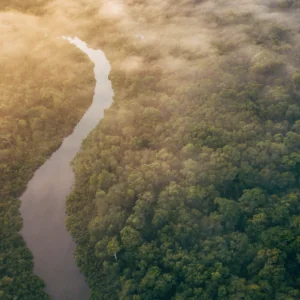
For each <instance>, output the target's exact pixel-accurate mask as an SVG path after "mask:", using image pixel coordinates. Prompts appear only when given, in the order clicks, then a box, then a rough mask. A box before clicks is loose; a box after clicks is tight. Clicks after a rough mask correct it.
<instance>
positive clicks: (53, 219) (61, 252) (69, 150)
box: [20, 37, 113, 300]
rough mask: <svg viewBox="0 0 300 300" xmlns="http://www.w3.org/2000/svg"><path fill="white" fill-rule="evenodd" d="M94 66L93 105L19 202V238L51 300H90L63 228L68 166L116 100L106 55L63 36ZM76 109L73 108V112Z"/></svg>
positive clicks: (69, 180)
mask: <svg viewBox="0 0 300 300" xmlns="http://www.w3.org/2000/svg"><path fill="white" fill-rule="evenodd" d="M64 39H65V40H66V42H70V43H71V44H74V45H75V46H76V47H78V48H79V49H80V50H81V51H83V52H84V53H85V54H86V55H88V57H89V58H90V60H91V61H92V62H93V63H94V65H95V67H94V73H95V78H96V87H95V94H94V98H93V103H92V105H91V106H90V108H89V109H88V110H87V111H86V113H85V115H84V116H83V117H82V119H81V120H80V122H79V123H78V124H77V125H76V127H75V128H74V131H73V133H72V134H71V135H69V136H68V137H67V138H65V139H64V141H63V143H62V145H61V147H60V148H59V149H58V150H57V151H56V152H54V153H53V154H52V156H51V157H50V158H49V159H48V160H47V161H46V162H45V164H44V165H43V166H41V167H40V168H39V169H38V170H37V171H36V172H35V173H34V176H33V178H32V179H31V180H30V181H29V183H28V186H27V189H26V191H25V192H24V194H23V195H22V197H21V201H22V202H21V208H20V210H21V215H22V218H23V229H22V230H21V234H22V236H23V238H24V239H25V241H26V243H27V246H28V247H29V249H30V250H31V252H32V254H33V257H34V272H35V274H37V275H38V276H39V277H41V278H42V279H43V280H44V282H45V283H46V291H47V292H48V293H49V295H50V297H51V299H53V300H86V299H88V295H89V288H88V286H87V284H86V282H85V280H84V278H83V276H82V274H80V272H79V270H78V268H77V266H76V264H75V261H74V257H73V251H74V249H75V244H74V242H73V241H72V238H71V236H70V234H69V232H68V231H67V229H66V225H65V217H66V214H65V202H66V198H67V196H68V195H69V193H70V192H71V190H72V188H73V184H74V174H73V171H72V167H71V165H70V163H71V161H72V159H73V158H74V156H75V155H76V153H77V152H78V151H79V149H80V146H81V143H82V141H83V139H84V138H85V137H86V136H87V135H88V133H89V132H90V131H91V130H92V129H93V128H94V127H95V126H96V125H97V123H98V122H99V121H100V119H101V118H103V116H104V110H105V109H106V108H108V107H109V106H110V105H111V103H112V100H113V90H112V86H111V83H110V81H109V79H108V74H109V72H110V64H109V62H108V60H107V59H106V57H105V55H104V53H103V52H102V51H100V50H93V49H90V48H88V46H87V45H86V44H85V43H84V42H83V41H81V40H80V39H78V38H70V37H64ZM70 109H72V107H70Z"/></svg>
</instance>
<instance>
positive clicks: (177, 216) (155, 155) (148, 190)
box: [0, 0, 300, 300]
mask: <svg viewBox="0 0 300 300" xmlns="http://www.w3.org/2000/svg"><path fill="white" fill-rule="evenodd" d="M6 2H7V1H6ZM6 2H4V3H5V5H4V6H3V9H4V10H5V11H6V13H5V14H7V13H8V12H7V11H9V10H19V11H22V12H26V13H27V14H28V15H27V16H26V18H28V20H29V19H30V20H33V22H37V21H38V22H39V23H38V24H39V28H41V27H44V28H47V30H49V31H50V32H51V37H52V36H54V35H56V36H60V35H62V34H73V35H78V36H80V37H81V38H82V39H83V40H85V41H86V42H88V43H89V44H91V45H93V46H94V47H101V49H102V50H104V51H105V53H106V55H107V57H108V58H109V60H110V62H111V65H112V72H111V75H110V79H111V81H112V84H113V88H114V92H115V99H114V104H113V106H112V107H111V108H110V109H109V110H107V112H106V114H105V117H104V119H103V120H102V121H101V122H100V123H99V125H98V127H97V128H96V129H95V130H94V131H93V132H92V133H91V134H90V135H89V137H88V138H87V139H86V141H85V142H84V144H83V148H82V150H81V152H80V153H79V154H78V156H77V157H76V159H75V160H74V162H73V166H74V169H75V173H76V187H75V190H74V192H73V193H72V194H71V195H70V197H69V199H68V203H67V210H68V218H67V226H68V228H69V230H70V231H71V233H72V235H73V237H74V240H75V241H76V243H77V249H76V253H75V255H76V260H77V263H78V265H79V267H80V269H81V271H82V272H83V274H84V275H85V276H86V279H87V281H88V283H89V285H90V287H91V295H90V298H91V299H95V300H98V299H109V300H112V299H135V300H138V299H143V300H144V299H149V300H150V299H176V300H179V299H203V300H204V299H205V300H208V299H230V300H231V299H276V300H283V299H288V300H296V299H300V290H299V288H300V265H299V264H300V239H299V236H300V205H299V198H300V189H299V180H300V173H299V167H300V153H299V146H300V104H299V100H300V50H299V49H300V47H299V46H300V39H299V38H300V37H299V32H300V28H299V27H300V22H299V20H300V1H299V0H263V1H261V0H260V1H258V0H239V1H237V0H231V1H225V0H215V1H213V0H202V1H197V0H180V1H174V0H164V1H158V0H153V1H139V0H123V1H118V0H111V1H104V0H101V1H92V0H81V1H76V2H74V1H73V2H72V1H68V0H56V1H47V3H46V1H45V2H44V3H42V2H41V1H28V2H27V1H25V3H27V4H28V6H26V5H25V6H21V4H20V3H18V2H19V1H10V2H7V3H6ZM22 3H24V2H22ZM22 5H23V4H22ZM37 8H38V9H37ZM10 14H11V12H10ZM38 14H39V15H42V16H40V17H37V15H38ZM1 15H2V16H4V15H3V14H1ZM29 15H30V16H29ZM18 18H19V16H18ZM34 27H36V26H34ZM24 30H25V31H24V34H25V33H26V29H24ZM47 30H46V31H47ZM27 32H30V30H29V29H28V31H27ZM43 33H44V31H43ZM25 36H26V34H25ZM30 36H31V35H30ZM6 38H7V39H9V37H8V36H7V37H6ZM28 38H29V37H28ZM47 41H48V39H47V38H44V37H43V42H42V40H41V39H39V43H38V45H39V46H37V48H35V50H36V52H34V51H33V52H32V53H34V54H35V55H34V56H32V57H33V58H34V59H32V60H30V58H28V59H27V60H24V59H22V60H21V61H22V65H20V64H18V72H20V77H19V78H18V77H17V78H15V76H14V80H16V83H17V84H18V86H20V91H18V93H15V90H16V88H15V85H14V86H10V85H9V84H4V85H3V87H2V86H1V89H2V88H4V91H3V92H2V93H1V95H10V94H11V93H12V90H11V89H13V92H14V96H13V97H16V98H12V99H14V100H11V101H12V102H10V101H6V102H4V103H5V106H3V107H4V108H3V107H2V106H1V109H0V114H1V117H2V115H3V116H4V117H5V118H6V119H7V120H8V121H7V122H5V123H4V124H5V126H6V127H3V126H4V125H2V123H1V126H2V127H3V128H5V131H4V132H5V134H4V135H3V137H4V138H3V142H2V144H1V145H2V147H3V148H1V157H2V161H1V166H5V169H6V170H8V171H6V173H5V174H7V175H5V177H3V178H4V180H6V181H4V182H5V185H1V184H0V186H5V187H6V188H5V189H3V192H2V193H4V195H5V197H4V198H3V196H2V194H1V205H3V207H4V208H3V209H1V213H2V215H1V219H0V222H2V223H3V224H5V227H3V226H2V225H1V226H0V228H1V231H0V232H1V236H0V241H1V251H0V253H1V254H0V255H1V256H0V259H2V262H3V264H1V263H0V266H1V268H0V278H1V277H2V281H1V284H0V293H2V294H0V296H2V295H5V297H7V298H8V299H13V297H14V296H17V297H20V299H26V298H25V297H27V298H28V299H42V297H45V298H46V295H45V294H39V293H41V287H42V283H41V282H40V281H38V280H37V279H36V278H35V277H33V275H32V273H31V270H32V263H31V257H30V254H29V253H28V252H26V259H25V258H24V253H25V252H24V249H25V248H24V247H23V244H22V241H21V240H20V238H19V236H18V235H17V231H18V230H19V229H20V226H21V220H20V217H19V216H18V213H17V210H18V205H19V203H18V202H16V201H14V200H13V197H16V196H17V195H18V194H19V193H20V191H21V190H22V189H23V188H24V185H25V183H26V180H28V178H29V177H30V176H29V174H30V172H32V170H33V169H34V168H36V167H37V165H38V164H40V162H41V161H42V160H43V159H44V157H45V156H46V154H47V153H49V152H50V151H51V150H53V149H54V148H55V147H57V144H59V141H60V140H61V138H62V137H63V136H64V135H65V134H66V132H68V131H69V130H71V128H72V126H74V123H75V121H76V119H78V117H79V115H80V114H82V112H83V110H82V108H84V107H86V106H85V105H87V102H86V99H87V98H88V95H89V93H90V92H91V91H90V83H91V73H88V71H87V69H86V67H87V63H86V61H85V59H84V58H82V57H83V56H80V55H79V54H76V53H78V51H76V50H71V49H70V48H67V46H63V45H60V44H59V42H57V43H58V44H54V45H53V43H52V42H51V43H50V44H51V47H56V48H55V49H56V50H55V51H53V52H52V55H49V56H47V55H45V56H43V55H42V53H43V51H46V49H48V48H49V47H50V44H49V45H48V44H47V43H48V42H47ZM42 43H45V44H42ZM64 47H66V49H65V48H64ZM39 49H43V51H39ZM58 49H59V51H58ZM63 49H64V50H63ZM67 49H69V50H67ZM30 50H34V49H32V48H30ZM61 51H62V52H61ZM64 51H74V56H72V55H71V53H70V52H67V53H68V54H67V56H68V58H70V60H72V59H73V60H76V68H75V67H74V70H73V69H71V67H70V66H69V60H67V59H66V57H64V56H63V55H64V54H63V53H66V52H64ZM8 52H9V51H8ZM54 52H55V54H54ZM46 53H47V51H46ZM24 57H26V55H25V56H24ZM24 57H23V58H24ZM45 57H47V58H48V59H49V60H47V63H45V61H46V60H45V59H44V58H45ZM63 57H64V58H63ZM10 59H13V61H15V60H16V57H13V58H10ZM39 59H40V60H39ZM51 60H53V61H51ZM26 61H27V64H26ZM42 61H43V63H44V65H40V62H42ZM23 62H24V63H23ZM53 64H55V68H54V69H52V68H51V66H53ZM60 64H62V65H61V66H60ZM12 66H13V64H6V68H11V67H12ZM66 66H67V68H68V69H66V71H65V72H62V70H64V69H65V68H66ZM78 66H82V70H81V67H78ZM77 67H78V69H77ZM22 68H27V69H28V70H32V68H36V69H37V70H39V72H38V73H37V74H32V75H31V76H30V77H29V76H24V75H22V74H27V73H26V71H24V69H23V72H24V73H22ZM45 69H47V71H49V69H51V70H52V72H53V73H51V71H49V72H50V73H49V74H48V73H47V76H46V78H47V80H45V82H43V81H42V80H43V78H45V77H44V71H43V70H45ZM71 70H72V71H71ZM83 70H85V73H83ZM14 71H15V68H14ZM58 73H59V75H60V76H63V77H64V79H63V80H62V79H61V78H60V77H59V78H56V75H57V74H58ZM5 74H7V76H8V77H7V80H8V82H11V80H12V79H11V77H10V75H9V69H8V71H6V72H5ZM30 74H31V73H30ZM51 74H52V75H51ZM55 74H56V75H55ZM39 75H40V76H39ZM33 76H37V77H36V78H37V79H39V80H41V81H37V82H38V84H36V82H35V80H31V81H30V79H31V78H34V77H33ZM69 76H71V78H70V77H69ZM2 77H3V75H1V79H2ZM48 77H49V78H48ZM52 77H53V79H52V80H51V78H52ZM66 77H67V78H69V79H72V80H75V82H76V88H75V87H74V82H73V83H72V84H70V83H69V85H68V83H66V84H67V85H66V87H65V89H66V90H65V94H66V95H69V93H70V94H71V95H72V96H74V95H77V94H78V92H79V91H81V92H82V93H83V95H84V97H83V98H84V99H83V98H82V99H81V100H80V99H78V111H77V112H74V111H69V113H70V114H71V115H70V118H71V120H73V121H71V122H69V123H66V122H65V121H66V120H65V118H60V115H59V114H55V115H56V116H57V118H58V119H57V120H56V121H54V120H52V119H51V121H49V117H50V116H51V115H52V114H54V111H55V109H57V107H59V108H60V107H61V105H63V104H62V102H61V101H59V99H62V96H61V95H60V96H58V101H57V102H58V103H57V105H58V106H55V103H56V102H55V101H54V100H55V99H57V98H55V97H57V95H56V93H55V94H53V93H54V92H53V89H54V90H55V87H57V88H58V87H60V89H59V90H60V91H61V84H62V83H63V81H64V80H65V78H66ZM24 80H25V82H24ZM27 80H28V82H27ZM76 80H79V81H76ZM26 82H27V83H26ZM43 84H44V85H43ZM26 87H30V88H27V89H26ZM87 87H88V91H87V90H85V88H87ZM37 88H38V91H37ZM41 89H42V91H41ZM74 89H76V91H77V92H76V93H74V92H72V91H74ZM31 93H33V94H31ZM43 93H46V94H43ZM20 95H29V96H30V95H33V97H31V98H30V97H29V96H27V97H25V98H26V99H31V100H28V101H29V102H28V104H27V105H26V109H25V110H24V107H25V106H22V107H15V106H10V105H11V104H10V103H14V102H17V101H20V100H19V98H18V97H20ZM43 95H46V98H45V97H44V96H43ZM54 95H55V96H54ZM6 97H8V96H6ZM49 97H50V98H51V99H52V100H53V101H50V103H49V102H48V101H47V99H48V98H49ZM54 98H55V99H54ZM5 99H6V98H5ZM22 99H23V97H22ZM64 99H68V97H66V98H64ZM83 100H85V101H84V103H82V102H80V101H83ZM23 101H24V100H23ZM73 101H74V100H73ZM1 104H2V101H1ZM50 104H51V105H50ZM49 105H50V106H49ZM80 105H81V106H80ZM12 107H13V108H14V109H12ZM37 111H38V112H37ZM40 111H42V112H45V120H44V119H43V120H41V119H40V118H38V120H36V121H33V120H35V116H36V115H37V114H38V115H41V114H40ZM4 112H5V115H4ZM72 114H74V115H73V116H72ZM31 116H32V117H31ZM26 117H27V119H26ZM2 119H3V118H2ZM2 119H1V122H2ZM16 120H17V121H16ZM47 120H48V121H49V122H47ZM23 121H24V122H23ZM7 126H9V127H7ZM2 127H1V128H2ZM7 128H10V130H9V131H8V130H7ZM41 128H43V129H41ZM58 128H59V129H61V128H64V129H65V131H64V132H61V131H59V136H58V135H57V134H58ZM44 129H46V130H44ZM29 130H31V131H30V132H31V133H30V134H29V135H28V131H29ZM41 131H43V132H47V134H49V136H48V138H47V139H45V140H44V139H43V138H44V137H43V135H42V134H41ZM22 132H24V134H23V133H22ZM25 132H26V134H25ZM28 136H30V138H29V137H28ZM1 138H2V135H1ZM49 138H51V141H53V144H51V145H45V141H50V139H49ZM11 141H13V144H11V143H12V142H11ZM24 145H29V146H26V152H24V153H23V149H24ZM20 149H22V151H20ZM27 151H28V152H27ZM31 153H34V154H33V155H32V156H31ZM36 153H38V154H39V155H37V154H36ZM43 155H44V156H43ZM31 157H33V158H36V157H43V158H41V159H40V160H38V161H37V160H34V162H33V161H31V159H32V158H31ZM0 159H1V158H0ZM25 162H26V163H25ZM27 164H28V165H27ZM20 165H22V166H24V167H22V168H20V167H19V168H17V167H16V166H20ZM27 167H28V168H27ZM9 168H11V169H9ZM23 168H25V169H23ZM9 170H11V171H9ZM16 172H21V174H23V172H24V174H25V175H24V177H22V180H21V182H16V181H15V180H16V178H20V177H19V176H20V175H19V174H18V176H16V175H15V174H16ZM5 178H6V179H5ZM1 180H2V172H1ZM1 183H2V182H1ZM18 187H20V188H18ZM2 199H4V201H3V200H2ZM6 199H7V200H6ZM3 203H4V204H3ZM12 215H13V216H15V218H16V219H15V220H13V218H11V216H12ZM1 220H3V221H1ZM2 228H5V230H2ZM15 245H20V246H19V247H20V248H18V247H16V246H15ZM11 249H17V250H18V249H20V251H16V250H14V251H13V250H11ZM2 253H4V254H2ZM10 253H11V254H10ZM21 254H22V255H23V256H22V257H21ZM20 260H21V261H22V262H23V261H25V262H26V266H24V267H20V266H23V265H22V264H20ZM2 265H3V266H6V267H4V268H2ZM24 265H25V264H24ZM7 266H9V268H8V267H7ZM19 268H21V270H20V269H19ZM28 270H29V271H28ZM28 272H30V276H28V274H29V273H28ZM25 276H26V281H25ZM29 278H34V280H35V284H36V287H34V285H33V284H31V285H28V284H27V286H30V287H32V288H29V289H28V291H27V294H26V296H24V294H20V293H22V292H23V291H24V290H21V286H22V284H24V282H28V281H27V280H29ZM3 287H4V288H3ZM22 297H23V298H22Z"/></svg>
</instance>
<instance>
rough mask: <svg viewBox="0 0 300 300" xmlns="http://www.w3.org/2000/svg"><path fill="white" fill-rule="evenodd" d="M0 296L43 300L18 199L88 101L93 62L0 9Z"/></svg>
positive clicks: (28, 20)
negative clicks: (25, 241) (26, 245)
mask: <svg viewBox="0 0 300 300" xmlns="http://www.w3.org/2000/svg"><path fill="white" fill-rule="evenodd" d="M0 21H1V23H0V37H1V55H0V66H1V68H0V69H1V71H0V72H1V73H0V79H1V80H0V298H1V299H28V300H29V299H30V300H31V299H37V300H40V299H47V298H48V296H47V295H46V294H45V293H44V292H43V287H44V285H43V283H42V282H41V280H40V279H38V278H37V277H36V276H35V275H33V273H32V267H33V263H32V255H31V253H30V252H29V250H28V249H27V248H26V247H25V244H24V241H23V240H22V239H21V237H20V235H19V234H18V232H19V230H20V229H21V228H22V219H21V216H20V214H19V211H18V210H19V206H20V202H19V200H18V197H19V196H20V195H21V193H22V191H24V188H25V187H26V184H27V182H28V181H29V179H30V178H31V176H32V175H33V172H34V170H35V169H36V168H37V167H38V166H39V165H41V164H42V163H43V162H44V161H45V159H46V158H47V157H48V156H49V155H50V154H51V153H52V152H53V151H54V150H55V149H57V148H58V146H59V145H60V143H61V142H62V139H63V137H65V136H66V135H68V134H69V133H70V132H71V131H72V129H73V127H74V126H75V124H76V123H77V122H78V120H79V119H80V117H81V116H82V115H83V113H84V111H85V110H86V109H87V107H88V106H89V104H90V103H91V100H92V96H93V89H94V78H93V72H92V64H91V62H90V61H89V60H88V59H87V58H86V57H85V56H84V54H82V53H81V52H80V51H79V50H78V49H76V48H74V47H73V46H71V45H69V44H68V43H67V42H65V41H63V40H60V39H56V38H53V37H48V36H47V34H46V33H45V32H44V31H43V26H41V25H42V24H41V22H40V20H39V19H38V18H37V17H35V16H33V15H31V16H30V15H24V14H22V13H19V12H13V11H6V12H2V13H1V12H0Z"/></svg>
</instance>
